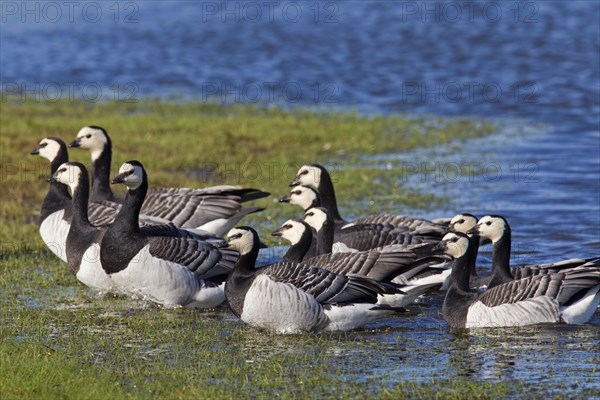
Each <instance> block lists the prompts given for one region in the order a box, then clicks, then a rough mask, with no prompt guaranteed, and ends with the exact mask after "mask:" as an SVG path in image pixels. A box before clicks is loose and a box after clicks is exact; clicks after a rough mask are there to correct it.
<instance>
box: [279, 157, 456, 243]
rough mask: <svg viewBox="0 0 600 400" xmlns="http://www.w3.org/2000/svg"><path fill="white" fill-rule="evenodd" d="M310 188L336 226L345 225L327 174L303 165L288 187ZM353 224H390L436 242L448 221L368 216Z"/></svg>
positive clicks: (313, 165) (321, 169)
mask: <svg viewBox="0 0 600 400" xmlns="http://www.w3.org/2000/svg"><path fill="white" fill-rule="evenodd" d="M298 185H304V186H310V187H312V188H314V189H316V190H317V191H318V192H319V195H320V198H321V202H322V206H323V207H325V208H326V209H327V211H329V212H330V213H331V216H332V218H333V220H334V221H335V223H336V225H343V224H347V223H348V222H346V221H345V220H344V219H343V218H342V217H341V215H340V212H339V210H338V206H337V201H336V198H335V190H334V188H333V182H332V180H331V176H330V175H329V172H327V170H326V169H325V167H323V166H322V165H319V164H308V165H303V166H302V167H300V169H299V170H298V173H297V174H296V177H295V178H294V179H293V180H292V182H291V183H290V186H298ZM352 223H353V224H391V225H394V226H396V227H397V228H403V229H407V230H408V232H409V233H411V234H413V235H426V236H432V237H435V238H437V239H438V240H439V239H440V238H441V237H442V236H443V235H444V234H445V233H446V232H447V224H448V221H447V220H446V219H439V220H435V221H429V220H426V219H422V218H414V217H409V216H405V215H387V214H381V215H369V216H366V217H362V218H359V219H357V220H354V221H352Z"/></svg>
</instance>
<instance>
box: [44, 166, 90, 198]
mask: <svg viewBox="0 0 600 400" xmlns="http://www.w3.org/2000/svg"><path fill="white" fill-rule="evenodd" d="M82 179H88V176H87V170H86V169H85V166H84V165H83V164H81V163H78V162H66V163H63V164H61V165H60V167H58V169H57V170H56V172H55V173H53V174H52V175H50V176H49V177H48V179H46V180H47V181H48V182H51V183H54V182H58V183H62V184H63V185H67V186H68V187H70V188H71V191H75V188H77V186H79V185H80V182H81V180H82Z"/></svg>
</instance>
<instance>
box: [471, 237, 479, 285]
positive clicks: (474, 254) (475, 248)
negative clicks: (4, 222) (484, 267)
mask: <svg viewBox="0 0 600 400" xmlns="http://www.w3.org/2000/svg"><path fill="white" fill-rule="evenodd" d="M479 240H480V237H479V235H472V236H471V237H470V238H469V247H470V248H472V249H473V251H471V258H472V259H471V260H469V264H470V265H471V276H472V277H476V276H477V269H476V263H477V254H478V253H479Z"/></svg>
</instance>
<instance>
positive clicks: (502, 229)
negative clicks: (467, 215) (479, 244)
mask: <svg viewBox="0 0 600 400" xmlns="http://www.w3.org/2000/svg"><path fill="white" fill-rule="evenodd" d="M506 232H510V227H509V226H508V222H507V221H506V219H504V217H501V216H499V215H486V216H485V217H483V218H481V219H480V220H479V221H478V222H477V225H475V226H474V227H473V228H471V229H470V230H469V231H468V232H467V233H468V234H475V235H479V236H480V237H481V238H484V239H489V240H491V241H492V243H496V242H497V241H498V240H500V238H502V237H503V236H504V234H505V233H506Z"/></svg>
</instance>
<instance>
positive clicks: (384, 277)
mask: <svg viewBox="0 0 600 400" xmlns="http://www.w3.org/2000/svg"><path fill="white" fill-rule="evenodd" d="M443 260H444V259H443V258H441V257H440V259H439V260H436V261H433V260H432V259H431V258H419V257H418V256H417V255H416V254H415V252H413V251H411V250H404V249H403V248H402V246H389V247H386V248H384V249H383V250H382V251H365V252H357V253H329V254H322V255H320V256H316V257H312V258H309V259H306V260H304V263H307V264H310V265H316V266H317V267H321V268H325V269H327V270H329V271H332V272H335V273H336V274H342V275H348V274H354V275H360V276H366V277H369V278H371V279H374V280H378V281H390V280H392V279H394V278H395V277H396V276H398V275H402V274H405V273H407V272H409V271H410V270H412V269H414V268H418V267H420V265H422V264H427V265H431V264H432V263H438V264H439V263H441V262H443Z"/></svg>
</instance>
